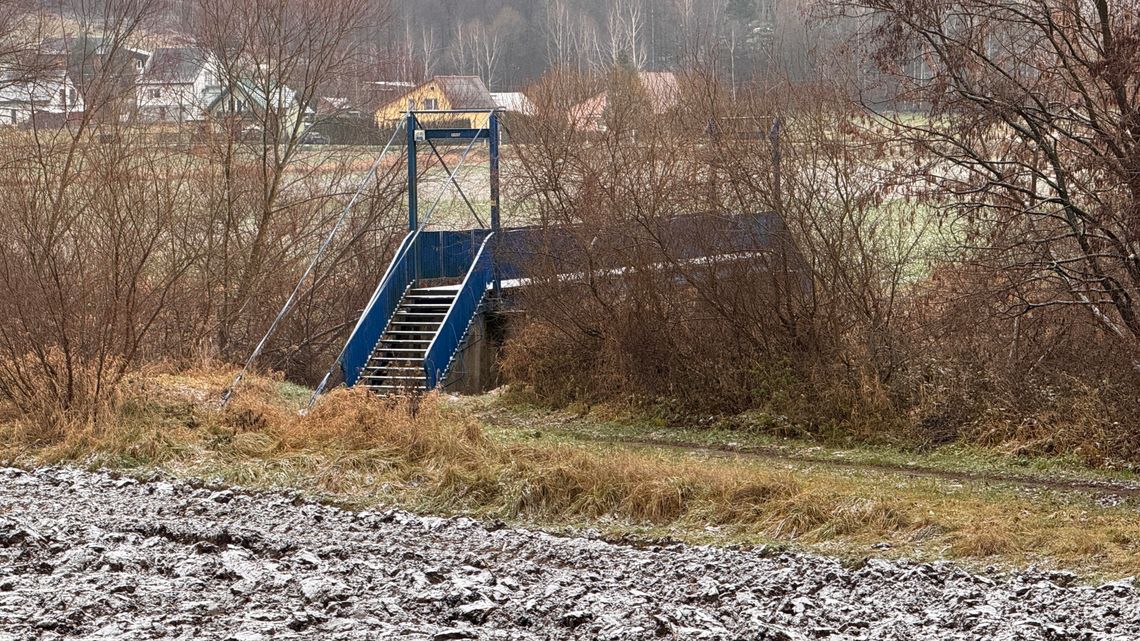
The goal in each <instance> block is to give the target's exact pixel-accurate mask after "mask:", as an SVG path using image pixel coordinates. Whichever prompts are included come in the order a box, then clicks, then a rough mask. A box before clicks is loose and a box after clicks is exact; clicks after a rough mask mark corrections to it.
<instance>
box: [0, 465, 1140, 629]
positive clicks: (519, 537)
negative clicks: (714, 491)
mask: <svg viewBox="0 0 1140 641" xmlns="http://www.w3.org/2000/svg"><path fill="white" fill-rule="evenodd" d="M1074 582H1075V581H1074V577H1073V576H1072V575H1069V574H1058V573H1039V572H1028V573H1017V574H994V575H989V576H977V575H971V574H969V573H966V572H964V571H962V570H959V569H957V568H955V567H954V566H952V565H948V564H935V565H918V564H909V563H905V562H897V563H895V562H883V561H871V562H868V563H867V564H865V565H864V566H862V567H859V568H854V569H852V568H845V567H843V565H841V564H840V563H838V562H837V561H834V560H829V559H825V558H819V557H813V556H807V555H789V554H779V555H768V554H765V553H763V551H738V550H728V549H717V548H705V547H685V546H680V545H677V546H668V547H652V546H651V547H630V546H619V545H612V544H609V543H605V542H603V541H599V540H595V539H587V538H559V537H555V536H551V535H548V534H543V533H539V532H532V531H527V530H521V529H488V528H486V527H484V526H483V525H481V524H479V523H476V522H474V521H471V520H469V519H462V518H459V519H441V518H434V517H420V516H415V515H412V514H408V513H406V512H401V511H389V512H383V513H379V512H362V513H352V512H346V511H342V510H339V509H336V508H333V507H328V506H324V505H319V504H313V503H309V502H306V501H303V500H300V499H299V498H297V497H295V496H291V495H279V494H272V495H250V494H244V493H242V492H239V491H232V490H224V489H216V488H215V489H210V488H202V487H200V484H196V483H185V482H169V481H155V482H142V483H140V482H136V481H134V480H133V479H116V478H114V477H112V476H109V475H106V474H91V473H86V472H81V471H75V470H71V469H59V468H50V469H41V470H35V471H31V472H26V471H21V470H14V469H5V470H0V639H2V640H4V641H9V640H16V639H19V640H23V639H45V640H46V639H61V638H69V639H71V638H75V639H92V640H94V639H107V640H110V639H128V638H129V639H168V638H176V639H217V640H226V639H233V640H235V641H238V640H240V641H254V640H258V639H269V638H274V639H279V638H285V639H287V638H311V639H433V640H438V641H443V640H445V639H518V640H528V639H612V640H626V639H655V638H665V639H670V638H672V639H725V640H729V639H761V640H778V639H782V640H788V639H795V640H800V639H832V640H836V641H847V640H855V639H867V640H870V639H875V640H887V639H900V640H902V639H913V640H923V641H928V640H943V639H946V640H949V639H955V640H957V639H962V640H965V639H991V640H1008V641H1013V640H1019V641H1020V640H1024V641H1034V640H1038V639H1040V640H1047V639H1048V640H1063V639H1073V640H1076V639H1114V640H1116V639H1118V640H1124V639H1130V640H1131V639H1136V638H1140V599H1138V597H1137V594H1136V592H1135V590H1134V588H1133V587H1132V586H1131V584H1125V583H1117V584H1107V585H1104V586H1099V587H1090V586H1074V585H1073V583H1074Z"/></svg>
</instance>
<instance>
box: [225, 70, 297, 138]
mask: <svg viewBox="0 0 1140 641" xmlns="http://www.w3.org/2000/svg"><path fill="white" fill-rule="evenodd" d="M205 110H206V113H207V114H209V115H210V116H211V117H213V118H215V119H223V120H225V119H228V120H230V121H231V122H232V121H235V120H236V121H246V122H247V123H248V124H249V125H251V126H256V127H260V126H263V125H265V124H268V123H276V126H277V128H278V130H279V131H280V132H281V133H288V132H290V131H292V130H293V129H294V127H296V126H298V125H299V124H300V123H301V122H303V121H304V122H310V121H311V120H312V119H313V117H314V116H315V115H316V112H315V111H314V110H313V108H312V107H309V106H306V107H305V109H304V110H302V109H301V105H300V104H299V102H298V100H297V94H296V92H295V91H293V90H292V89H290V88H289V87H287V86H285V85H281V84H277V83H272V84H271V86H269V87H268V88H266V87H263V86H260V85H259V84H258V83H255V82H253V81H250V80H238V81H237V82H233V83H231V84H230V86H227V87H223V88H222V90H221V91H220V92H219V93H218V94H217V95H216V96H214V98H213V99H212V100H211V101H210V102H209V104H207V105H206V106H205Z"/></svg>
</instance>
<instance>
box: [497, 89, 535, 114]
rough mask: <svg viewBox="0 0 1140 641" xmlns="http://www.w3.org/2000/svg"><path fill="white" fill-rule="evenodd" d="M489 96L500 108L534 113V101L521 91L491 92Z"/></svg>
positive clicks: (522, 112)
mask: <svg viewBox="0 0 1140 641" xmlns="http://www.w3.org/2000/svg"><path fill="white" fill-rule="evenodd" d="M491 98H492V99H493V100H494V101H495V106H496V107H499V108H500V109H505V110H507V111H513V112H515V113H521V114H528V115H529V114H533V113H534V103H532V102H531V101H530V98H527V97H526V94H524V93H522V92H521V91H513V92H503V93H492V94H491Z"/></svg>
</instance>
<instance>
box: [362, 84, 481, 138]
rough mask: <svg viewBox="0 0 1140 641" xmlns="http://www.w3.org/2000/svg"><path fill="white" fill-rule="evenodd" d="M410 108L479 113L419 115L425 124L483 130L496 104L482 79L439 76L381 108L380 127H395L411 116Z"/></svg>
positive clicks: (378, 122)
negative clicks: (405, 117)
mask: <svg viewBox="0 0 1140 641" xmlns="http://www.w3.org/2000/svg"><path fill="white" fill-rule="evenodd" d="M409 106H410V107H411V108H412V109H414V110H417V111H434V110H444V111H446V110H452V109H475V110H479V111H478V112H476V113H469V114H427V113H425V114H417V116H416V118H417V119H418V120H419V121H420V122H421V123H423V124H425V125H435V126H439V127H469V128H472V129H479V128H482V127H486V126H487V122H488V119H489V115H490V112H491V110H493V109H494V108H495V101H494V99H493V98H492V97H491V92H489V91H487V85H485V84H483V80H482V79H481V78H479V77H478V76H436V77H434V78H432V79H431V80H428V81H427V82H425V83H423V84H421V85H419V86H418V87H415V88H414V89H412V90H410V91H408V92H407V93H405V94H404V95H402V96H400V97H399V98H396V99H395V100H393V101H391V102H389V103H387V104H385V105H383V106H382V107H380V108H379V109H377V110H376V126H377V127H380V128H381V129H387V128H390V127H395V126H396V125H397V123H399V122H400V120H401V119H403V118H404V116H405V114H407V111H408V108H409ZM483 110H486V111H483Z"/></svg>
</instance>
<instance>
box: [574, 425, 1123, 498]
mask: <svg viewBox="0 0 1140 641" xmlns="http://www.w3.org/2000/svg"><path fill="white" fill-rule="evenodd" d="M595 442H599V443H613V444H617V445H637V446H645V447H657V448H669V449H675V450H683V451H686V452H699V453H704V454H709V455H713V456H740V457H745V458H755V459H762V460H766V461H776V462H783V463H804V464H809V465H824V466H828V467H835V468H841V469H848V470H870V471H875V472H886V473H889V474H904V475H907V476H918V477H927V478H937V479H944V480H947V481H977V482H982V483H990V484H1007V485H1020V486H1023V487H1032V488H1039V489H1044V490H1059V491H1066V492H1085V493H1089V494H1098V495H1106V494H1107V495H1113V496H1129V497H1133V496H1140V483H1129V482H1127V481H1117V480H1107V479H1106V480H1092V479H1058V478H1048V477H1044V476H1034V475H1031V474H999V473H996V472H966V471H956V470H942V469H937V468H930V467H922V466H919V465H903V464H888V463H874V462H867V461H844V460H841V459H836V458H834V457H827V456H810V455H805V454H798V453H788V452H786V451H784V450H781V449H780V448H775V447H772V448H766V447H758V446H729V445H707V444H701V443H689V442H685V441H673V440H667V439H651V438H636V439H597V440H595Z"/></svg>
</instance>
